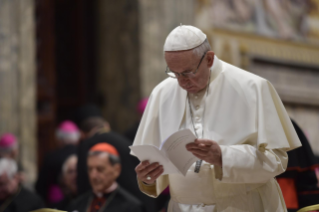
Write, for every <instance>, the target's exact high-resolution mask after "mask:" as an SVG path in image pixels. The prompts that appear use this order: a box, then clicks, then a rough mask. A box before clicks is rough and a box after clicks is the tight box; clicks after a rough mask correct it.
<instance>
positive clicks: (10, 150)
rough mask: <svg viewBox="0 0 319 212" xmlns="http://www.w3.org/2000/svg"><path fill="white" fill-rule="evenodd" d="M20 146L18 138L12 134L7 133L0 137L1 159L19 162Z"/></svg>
mask: <svg viewBox="0 0 319 212" xmlns="http://www.w3.org/2000/svg"><path fill="white" fill-rule="evenodd" d="M18 155H19V145H18V140H17V138H16V137H15V136H14V135H13V134H11V133H5V134H3V135H2V136H1V137H0V157H7V158H12V159H14V160H18Z"/></svg>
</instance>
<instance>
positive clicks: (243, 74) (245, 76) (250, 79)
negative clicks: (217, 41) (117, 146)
mask: <svg viewBox="0 0 319 212" xmlns="http://www.w3.org/2000/svg"><path fill="white" fill-rule="evenodd" d="M221 63H222V65H223V75H224V76H225V78H226V79H227V80H228V81H230V82H231V83H232V84H233V85H238V86H240V87H242V88H244V89H249V88H252V89H255V88H260V87H261V86H263V85H265V84H267V83H268V81H267V80H266V79H265V78H262V77H260V76H258V75H255V74H253V73H251V72H249V71H246V70H243V69H241V68H239V67H236V66H233V65H231V64H229V63H226V62H224V61H221Z"/></svg>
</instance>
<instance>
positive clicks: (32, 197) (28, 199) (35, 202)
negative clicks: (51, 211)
mask: <svg viewBox="0 0 319 212" xmlns="http://www.w3.org/2000/svg"><path fill="white" fill-rule="evenodd" d="M15 202H16V203H17V205H18V206H19V207H21V208H28V209H30V210H31V209H34V210H35V209H39V208H41V207H44V202H43V200H42V199H41V197H40V196H38V195H37V194H36V193H34V192H32V191H30V190H28V189H26V188H24V187H23V186H22V187H21V188H20V192H19V194H18V195H17V196H16V198H15Z"/></svg>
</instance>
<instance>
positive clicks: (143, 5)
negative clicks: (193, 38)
mask: <svg viewBox="0 0 319 212" xmlns="http://www.w3.org/2000/svg"><path fill="white" fill-rule="evenodd" d="M195 6H196V5H195V3H194V1H193V0H161V1H149V0H139V22H140V40H141V47H140V48H141V50H140V55H141V57H140V61H141V62H140V75H141V90H142V96H144V97H147V96H149V95H150V93H151V91H152V89H153V88H154V87H155V86H156V85H157V84H158V83H159V82H160V81H162V80H163V79H165V78H166V74H165V73H164V71H165V68H166V63H165V60H164V57H163V45H164V42H165V38H166V36H167V35H168V34H169V32H170V31H171V30H172V29H174V28H175V27H177V26H179V25H180V24H184V25H192V24H193V22H194V13H195V8H194V7H195Z"/></svg>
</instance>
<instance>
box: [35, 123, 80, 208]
mask: <svg viewBox="0 0 319 212" xmlns="http://www.w3.org/2000/svg"><path fill="white" fill-rule="evenodd" d="M56 138H57V142H58V149H56V150H54V151H52V152H51V153H49V154H47V155H46V157H45V159H44V161H43V165H42V167H41V169H40V171H39V175H38V180H37V183H36V190H37V192H38V194H39V195H41V197H42V198H43V199H45V200H46V202H47V203H48V204H55V203H58V202H60V201H62V200H63V198H64V194H63V192H62V189H61V186H60V185H59V176H60V175H61V171H62V165H63V163H64V162H65V161H66V159H67V158H68V157H69V156H70V155H73V154H76V148H77V144H78V142H79V139H80V131H79V129H78V127H77V126H76V124H74V123H73V122H72V121H69V120H67V121H64V122H62V123H61V124H60V125H59V127H58V129H57V130H56Z"/></svg>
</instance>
